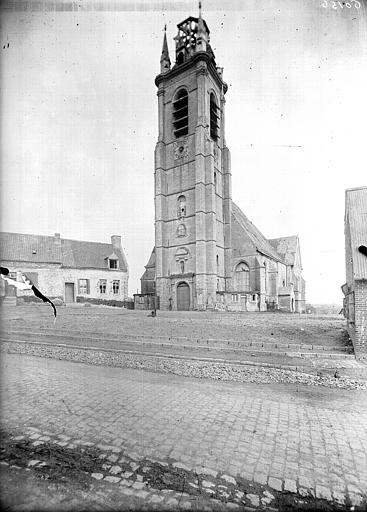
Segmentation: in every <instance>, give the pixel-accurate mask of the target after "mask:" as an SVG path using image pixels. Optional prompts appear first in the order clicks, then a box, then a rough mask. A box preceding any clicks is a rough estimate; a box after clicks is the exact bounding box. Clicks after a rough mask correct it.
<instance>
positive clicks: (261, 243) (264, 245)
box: [232, 202, 282, 261]
mask: <svg viewBox="0 0 367 512" xmlns="http://www.w3.org/2000/svg"><path fill="white" fill-rule="evenodd" d="M232 217H233V219H234V220H235V221H237V222H238V224H239V225H240V226H241V227H242V229H244V230H245V231H246V233H247V235H248V236H249V238H250V239H251V241H252V243H253V244H254V245H255V247H256V249H257V250H258V251H259V252H261V253H262V254H265V255H266V256H269V257H270V258H273V259H275V260H277V261H282V257H281V256H280V255H279V254H278V253H277V252H276V251H275V249H274V247H273V246H272V245H271V244H270V243H269V241H268V240H267V239H266V238H265V237H264V235H263V234H262V233H261V232H260V231H259V230H258V229H257V227H256V226H255V225H254V224H253V223H252V222H251V221H250V220H249V219H248V218H247V217H246V215H245V214H244V213H243V212H242V210H240V208H239V207H238V206H237V205H236V204H235V203H233V202H232ZM233 219H232V221H233Z"/></svg>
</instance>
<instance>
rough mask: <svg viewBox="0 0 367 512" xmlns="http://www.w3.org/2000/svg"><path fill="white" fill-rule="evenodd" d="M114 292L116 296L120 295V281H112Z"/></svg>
mask: <svg viewBox="0 0 367 512" xmlns="http://www.w3.org/2000/svg"><path fill="white" fill-rule="evenodd" d="M112 292H113V293H114V295H117V294H118V293H120V281H119V280H118V279H116V280H114V281H112Z"/></svg>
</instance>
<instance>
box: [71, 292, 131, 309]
mask: <svg viewBox="0 0 367 512" xmlns="http://www.w3.org/2000/svg"><path fill="white" fill-rule="evenodd" d="M76 302H78V303H80V304H83V303H84V304H88V303H89V304H94V305H96V306H112V307H118V308H124V307H126V306H125V301H122V300H114V299H95V298H93V297H82V296H79V295H78V296H77V297H76Z"/></svg>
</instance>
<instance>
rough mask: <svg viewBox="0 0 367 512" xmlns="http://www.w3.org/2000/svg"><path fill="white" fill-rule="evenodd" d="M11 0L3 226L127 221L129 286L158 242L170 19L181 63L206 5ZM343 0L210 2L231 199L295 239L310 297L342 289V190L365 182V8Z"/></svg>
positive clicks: (4, 63)
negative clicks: (180, 31) (159, 91)
mask: <svg viewBox="0 0 367 512" xmlns="http://www.w3.org/2000/svg"><path fill="white" fill-rule="evenodd" d="M13 4H14V3H12V2H11V1H10V0H8V2H6V1H5V2H2V4H1V11H0V12H1V51H2V54H1V61H0V66H1V69H0V71H1V74H0V85H1V96H0V97H1V112H2V116H1V156H0V158H1V160H0V161H1V224H0V228H1V231H10V232H19V233H31V234H41V235H53V234H54V233H55V232H58V233H61V237H62V238H70V239H75V240H89V241H97V242H109V240H110V236H111V235H112V234H116V235H118V234H119V235H121V236H122V244H123V247H124V250H125V254H126V257H127V260H128V264H129V272H130V279H129V293H130V295H132V294H133V293H136V292H137V290H138V289H139V291H140V277H141V275H142V273H143V272H144V265H145V264H146V263H147V261H148V259H149V255H150V253H151V250H152V248H153V246H154V147H155V144H156V142H157V136H158V110H157V96H156V86H155V84H154V78H155V76H156V75H157V74H158V73H159V69H160V67H159V60H160V55H161V49H162V39H163V27H164V25H165V24H167V39H168V46H169V51H170V56H171V61H172V62H174V41H173V37H174V36H175V35H176V32H177V27H176V25H177V23H179V22H181V21H182V20H184V19H185V18H186V17H187V16H189V15H193V16H197V13H198V6H197V2H196V1H191V0H183V1H179V2H172V1H171V2H166V1H164V0H163V1H162V0H161V1H159V2H155V1H154V0H153V1H147V0H146V1H140V2H134V1H129V2H127V1H118V0H111V1H109V2H107V1H98V2H97V1H92V0H89V1H83V2H79V3H76V2H66V3H65V2H64V3H63V2H61V1H60V2H57V9H55V4H56V2H55V1H53V2H48V1H46V0H44V1H40V2H33V3H32V2H28V4H27V5H28V7H27V8H26V7H24V5H25V4H24V3H22V2H21V1H19V2H18V4H17V10H16V11H15V10H14V9H12V8H11V6H12V5H13ZM78 5H79V7H78ZM348 5H350V8H348V7H347V6H346V5H343V3H342V2H341V3H340V4H338V3H337V2H332V1H330V0H320V1H318V0H247V1H242V2H241V1H239V0H238V1H231V2H223V0H222V1H219V0H212V1H210V0H204V1H203V17H204V19H205V20H206V22H207V24H208V26H209V29H210V35H211V46H212V48H213V49H214V53H215V56H216V63H217V65H218V66H221V67H223V68H224V80H225V81H226V82H227V84H228V92H227V94H226V113H225V116H226V142H227V146H228V147H229V149H230V151H231V158H232V197H233V200H234V202H235V203H236V204H237V205H238V206H239V207H240V208H241V209H242V210H243V211H244V213H245V214H246V215H247V216H248V217H249V219H250V220H251V221H252V222H253V223H254V224H255V225H256V226H257V227H258V228H259V229H260V231H261V232H262V233H263V234H264V236H265V237H267V238H276V237H282V236H290V235H298V236H299V239H300V244H301V258H302V266H303V275H304V277H305V279H306V299H307V302H311V303H341V301H342V292H341V289H340V287H341V285H342V284H343V283H344V282H345V261H344V196H345V189H347V188H352V187H359V186H365V185H366V184H367V166H366V135H365V133H366V128H365V120H366V117H367V100H366V98H367V93H366V91H367V23H366V22H367V12H366V5H365V3H364V2H362V1H361V2H357V1H356V0H352V1H351V0H350V2H349V3H348ZM61 8H64V9H65V10H64V11H61V10H60V9H61ZM77 9H78V10H77Z"/></svg>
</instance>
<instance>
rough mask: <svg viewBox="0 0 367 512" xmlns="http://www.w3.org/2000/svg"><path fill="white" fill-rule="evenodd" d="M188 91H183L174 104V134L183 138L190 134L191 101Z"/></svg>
mask: <svg viewBox="0 0 367 512" xmlns="http://www.w3.org/2000/svg"><path fill="white" fill-rule="evenodd" d="M188 99H189V98H188V94H187V91H186V89H181V90H180V91H178V93H177V95H176V99H175V100H174V102H173V132H174V134H175V137H176V138H178V137H182V136H183V135H187V134H188V132H189V101H188Z"/></svg>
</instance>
